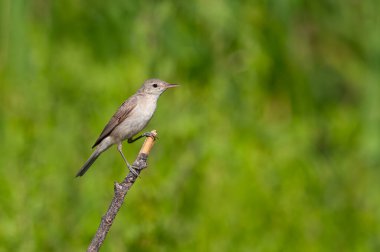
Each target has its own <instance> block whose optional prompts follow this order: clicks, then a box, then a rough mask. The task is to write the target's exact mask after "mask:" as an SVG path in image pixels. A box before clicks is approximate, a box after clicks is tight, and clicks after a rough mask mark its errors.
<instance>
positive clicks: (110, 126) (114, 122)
mask: <svg viewBox="0 0 380 252" xmlns="http://www.w3.org/2000/svg"><path fill="white" fill-rule="evenodd" d="M136 104H137V97H136V96H132V97H130V98H129V99H128V100H126V101H125V102H124V103H123V104H121V106H120V107H119V109H118V110H117V111H116V113H115V114H114V115H113V116H112V118H111V120H110V121H109V122H108V123H107V125H106V127H104V129H103V131H102V133H101V134H100V136H99V137H98V140H96V142H95V144H94V145H93V146H92V148H94V147H95V146H97V145H98V144H99V143H100V142H101V141H102V140H103V139H104V138H106V137H107V136H109V134H110V133H111V132H112V130H114V129H115V128H116V126H118V125H119V124H120V123H121V122H122V121H124V120H125V118H127V117H128V116H129V114H130V113H131V111H132V110H133V109H134V108H135V107H136Z"/></svg>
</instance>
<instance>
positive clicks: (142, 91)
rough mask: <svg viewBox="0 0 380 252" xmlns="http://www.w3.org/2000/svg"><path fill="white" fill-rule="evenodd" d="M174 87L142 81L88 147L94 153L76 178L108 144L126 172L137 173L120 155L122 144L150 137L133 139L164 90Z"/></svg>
mask: <svg viewBox="0 0 380 252" xmlns="http://www.w3.org/2000/svg"><path fill="white" fill-rule="evenodd" d="M178 86H179V85H178V84H169V83H167V82H165V81H162V80H159V79H149V80H146V81H145V82H144V83H143V85H142V86H141V87H140V88H139V89H138V90H137V92H136V93H135V94H134V95H132V96H131V97H129V98H128V99H127V100H125V101H124V102H123V104H121V106H120V107H119V109H118V110H117V111H116V113H115V114H114V115H113V116H112V118H111V119H110V120H109V122H108V123H107V125H106V126H105V127H104V129H103V131H102V132H101V134H100V136H99V137H98V139H97V140H96V141H95V144H94V145H93V146H92V148H95V150H94V152H93V153H92V154H91V156H90V157H89V158H88V160H87V161H86V162H85V164H84V165H83V166H82V167H81V169H80V170H79V171H78V173H77V174H76V177H81V176H83V175H84V174H85V173H86V172H87V171H88V169H89V168H90V167H91V165H92V164H93V163H94V162H95V160H96V159H97V158H98V157H99V156H100V154H102V153H103V152H104V151H106V150H107V149H108V148H110V147H111V146H112V145H117V150H118V151H119V152H120V154H121V156H122V158H123V160H124V162H125V164H126V165H127V167H128V169H129V170H130V171H131V173H132V174H133V175H135V176H136V177H137V176H138V174H137V172H136V171H135V169H134V168H133V167H132V165H130V164H129V163H128V161H127V159H126V158H125V156H124V154H123V151H122V148H123V146H122V142H123V141H124V140H126V139H127V141H128V143H133V142H134V141H136V140H138V139H140V138H142V137H144V136H145V137H146V136H150V135H151V134H150V132H147V133H144V134H142V135H140V136H138V137H136V138H135V139H133V137H134V136H135V135H137V134H138V133H139V132H140V131H142V130H143V129H144V128H145V127H146V126H147V124H148V123H149V121H150V119H151V118H152V116H153V114H154V112H155V110H156V107H157V100H158V98H159V97H160V95H161V94H162V93H163V92H165V91H166V90H167V89H169V88H174V87H178Z"/></svg>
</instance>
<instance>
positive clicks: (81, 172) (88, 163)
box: [76, 149, 102, 177]
mask: <svg viewBox="0 0 380 252" xmlns="http://www.w3.org/2000/svg"><path fill="white" fill-rule="evenodd" d="M101 153H102V151H99V149H96V150H95V151H94V152H93V153H92V154H91V156H90V157H89V159H88V160H87V161H86V163H85V164H84V165H83V166H82V168H81V169H80V170H79V172H78V173H77V175H76V177H80V176H83V175H84V174H85V173H86V172H87V170H88V169H89V168H90V167H91V165H92V164H93V163H94V162H95V160H96V159H97V158H98V157H99V156H100V154H101Z"/></svg>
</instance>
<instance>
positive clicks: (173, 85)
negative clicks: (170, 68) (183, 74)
mask: <svg viewBox="0 0 380 252" xmlns="http://www.w3.org/2000/svg"><path fill="white" fill-rule="evenodd" d="M165 87H166V88H173V87H179V85H178V84H166V86H165Z"/></svg>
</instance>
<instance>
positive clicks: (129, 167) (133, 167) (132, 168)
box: [127, 164, 139, 177]
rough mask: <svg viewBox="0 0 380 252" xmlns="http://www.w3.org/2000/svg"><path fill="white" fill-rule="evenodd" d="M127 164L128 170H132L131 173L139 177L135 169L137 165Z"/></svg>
mask: <svg viewBox="0 0 380 252" xmlns="http://www.w3.org/2000/svg"><path fill="white" fill-rule="evenodd" d="M127 166H128V169H129V171H130V172H132V174H133V175H135V177H139V174H138V173H137V171H136V168H138V167H136V166H133V165H130V164H127Z"/></svg>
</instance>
